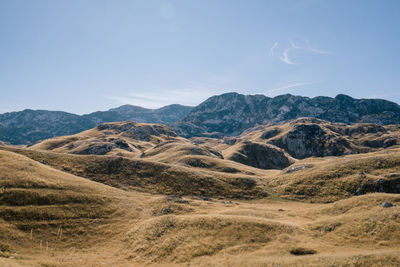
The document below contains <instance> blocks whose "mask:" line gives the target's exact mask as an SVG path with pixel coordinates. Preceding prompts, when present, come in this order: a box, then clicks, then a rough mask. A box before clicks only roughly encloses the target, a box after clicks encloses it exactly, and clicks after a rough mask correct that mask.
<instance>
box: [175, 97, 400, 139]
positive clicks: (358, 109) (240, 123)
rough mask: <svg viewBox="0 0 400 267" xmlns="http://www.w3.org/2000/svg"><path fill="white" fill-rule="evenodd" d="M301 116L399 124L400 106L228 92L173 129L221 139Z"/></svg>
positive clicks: (374, 100) (376, 102)
mask: <svg viewBox="0 0 400 267" xmlns="http://www.w3.org/2000/svg"><path fill="white" fill-rule="evenodd" d="M299 117H314V118H320V119H324V120H327V121H331V122H343V123H357V122H365V123H376V124H398V123H400V106H399V105H397V104H396V103H393V102H390V101H386V100H380V99H354V98H351V97H349V96H346V95H338V96H336V97H335V98H330V97H315V98H308V97H301V96H293V95H290V94H287V95H281V96H277V97H274V98H269V97H266V96H263V95H241V94H237V93H227V94H223V95H219V96H213V97H211V98H209V99H207V100H206V101H204V102H203V103H201V104H200V105H198V106H197V107H195V108H194V109H193V110H192V111H191V112H190V113H189V114H188V115H187V116H186V117H184V118H183V119H182V120H181V121H179V122H177V123H174V124H173V128H174V129H175V130H176V131H177V133H178V134H179V135H182V136H186V137H191V136H213V137H221V136H224V135H237V134H240V133H242V132H243V131H244V130H246V129H247V128H251V127H254V126H256V125H257V124H265V123H279V122H285V121H289V120H292V119H295V118H299ZM270 134H273V133H270Z"/></svg>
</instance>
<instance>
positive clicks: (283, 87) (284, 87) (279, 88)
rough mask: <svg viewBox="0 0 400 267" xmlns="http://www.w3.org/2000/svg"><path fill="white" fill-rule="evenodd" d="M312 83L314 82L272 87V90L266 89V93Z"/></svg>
mask: <svg viewBox="0 0 400 267" xmlns="http://www.w3.org/2000/svg"><path fill="white" fill-rule="evenodd" d="M310 84H312V82H302V83H294V84H289V85H286V86H282V87H278V88H274V89H270V90H268V91H266V92H265V93H266V94H268V93H273V92H278V91H282V90H286V89H291V88H295V87H300V86H305V85H310Z"/></svg>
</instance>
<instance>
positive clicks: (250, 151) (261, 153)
mask: <svg viewBox="0 0 400 267" xmlns="http://www.w3.org/2000/svg"><path fill="white" fill-rule="evenodd" d="M227 159H230V160H233V161H236V162H239V163H242V164H245V165H249V166H252V167H256V168H260V169H284V168H286V167H288V166H289V165H290V164H291V162H290V160H289V158H288V157H287V156H286V155H285V153H284V152H283V151H282V150H280V149H279V148H277V147H274V146H271V145H267V144H261V143H254V142H248V141H246V142H243V143H241V144H238V145H237V149H236V151H235V152H234V153H232V154H231V155H230V156H229V157H228V158H227Z"/></svg>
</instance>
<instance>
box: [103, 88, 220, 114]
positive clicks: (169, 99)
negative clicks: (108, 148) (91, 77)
mask: <svg viewBox="0 0 400 267" xmlns="http://www.w3.org/2000/svg"><path fill="white" fill-rule="evenodd" d="M132 91H134V92H132ZM132 91H131V93H128V94H126V95H123V96H110V95H105V96H104V98H106V99H110V100H113V101H117V102H118V103H120V104H129V105H135V106H141V107H145V108H151V109H156V108H160V107H163V106H166V105H170V104H182V105H191V106H194V105H198V104H199V103H201V102H202V101H204V100H206V99H207V98H208V97H210V96H211V95H214V94H218V93H221V88H220V87H218V86H217V85H215V84H212V83H210V82H204V83H203V82H197V81H185V82H184V83H183V85H182V86H179V87H176V88H172V87H153V88H150V90H149V89H147V90H144V89H143V88H136V89H135V90H132ZM136 92H145V93H136Z"/></svg>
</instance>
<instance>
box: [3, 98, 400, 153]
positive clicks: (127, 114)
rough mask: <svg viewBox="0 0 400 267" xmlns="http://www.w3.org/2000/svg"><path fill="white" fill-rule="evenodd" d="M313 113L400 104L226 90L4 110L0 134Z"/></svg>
mask: <svg viewBox="0 0 400 267" xmlns="http://www.w3.org/2000/svg"><path fill="white" fill-rule="evenodd" d="M300 117H314V118H319V119H323V120H326V121H330V122H343V123H347V124H352V123H357V122H363V123H376V124H382V125H388V124H399V123H400V106H399V105H398V104H396V103H394V102H390V101H387V100H383V99H355V98H352V97H350V96H347V95H343V94H340V95H337V96H336V97H334V98H331V97H325V96H319V97H314V98H309V97H302V96H294V95H290V94H286V95H280V96H276V97H272V98H271V97H267V96H264V95H242V94H238V93H226V94H222V95H217V96H213V97H210V98H209V99H207V100H206V101H204V102H202V103H201V104H199V105H198V106H196V107H189V106H183V105H178V104H174V105H169V106H165V107H162V108H159V109H146V108H142V107H138V106H132V105H124V106H120V107H118V108H114V109H110V110H108V111H97V112H93V113H90V114H86V115H76V114H71V113H67V112H61V111H47V110H30V109H26V110H23V111H20V112H10V113H5V114H0V140H2V141H5V142H8V143H11V144H28V145H30V144H34V143H36V142H38V141H41V140H44V139H47V138H52V137H55V136H63V135H70V134H75V133H79V132H81V131H84V130H87V129H90V128H93V127H95V126H96V125H99V124H101V123H104V122H118V121H136V122H146V123H162V124H166V125H168V126H170V127H172V128H173V129H174V130H175V131H176V133H178V135H180V136H183V137H187V138H189V137H194V136H208V137H223V136H235V135H239V134H241V133H242V132H243V131H245V130H246V129H248V128H252V127H255V126H257V125H265V124H267V125H271V124H281V123H285V122H288V121H289V120H292V119H296V118H300Z"/></svg>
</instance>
